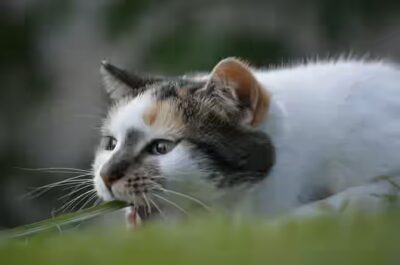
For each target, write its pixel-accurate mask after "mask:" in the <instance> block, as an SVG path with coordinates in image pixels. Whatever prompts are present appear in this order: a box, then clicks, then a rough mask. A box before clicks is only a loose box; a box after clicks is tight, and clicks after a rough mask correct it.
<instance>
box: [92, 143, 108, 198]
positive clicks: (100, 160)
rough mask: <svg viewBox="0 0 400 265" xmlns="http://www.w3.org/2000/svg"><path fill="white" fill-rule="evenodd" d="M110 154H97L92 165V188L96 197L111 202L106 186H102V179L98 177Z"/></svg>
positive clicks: (103, 152)
mask: <svg viewBox="0 0 400 265" xmlns="http://www.w3.org/2000/svg"><path fill="white" fill-rule="evenodd" d="M110 156H111V152H105V151H102V152H99V153H97V155H96V159H95V161H94V163H93V172H94V178H93V184H94V188H95V190H96V192H97V195H98V196H99V197H100V198H101V199H103V200H104V201H111V200H113V197H112V196H111V194H110V192H109V191H108V189H107V187H106V185H105V184H104V181H103V179H102V178H101V176H100V171H101V168H102V166H103V165H104V163H105V162H107V160H108V159H109V158H110Z"/></svg>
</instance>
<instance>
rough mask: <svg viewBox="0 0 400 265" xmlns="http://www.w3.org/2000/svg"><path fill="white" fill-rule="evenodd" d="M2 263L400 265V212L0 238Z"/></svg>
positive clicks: (211, 220) (204, 222)
mask: <svg viewBox="0 0 400 265" xmlns="http://www.w3.org/2000/svg"><path fill="white" fill-rule="evenodd" d="M0 264H29V265H36V264H37V265H39V264H40V265H46V264H57V265H63V264H96V265H101V264H107V265H111V264H140V265H143V264H163V265H164V264H168V265H169V264H173V265H179V264H185V265H186V264H229V265H235V264H238V265H239V264H283V265H290V264H296V265H301V264H324V265H326V264H363V265H368V264H379V265H381V264H393V265H394V264H396V265H397V264H400V215H398V214H393V215H385V216H369V217H365V216H352V217H349V216H346V217H341V218H318V219H308V220H290V219H285V220H280V221H274V222H262V221H261V220H253V221H250V220H247V221H243V222H242V223H240V224H238V223H232V222H229V221H228V220H227V219H225V218H219V217H215V218H210V217H207V218H200V219H197V220H192V221H187V222H184V223H180V224H174V225H172V224H164V225H162V224H157V223H156V224H151V225H148V226H146V227H143V229H140V230H136V231H127V230H125V229H123V228H121V227H119V228H118V227H108V228H106V229H104V228H103V229H86V230H75V231H74V232H69V233H64V234H50V235H49V234H48V235H40V236H36V237H33V238H30V239H27V240H13V241H3V242H0Z"/></svg>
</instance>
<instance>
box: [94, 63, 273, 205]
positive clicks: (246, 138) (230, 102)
mask: <svg viewBox="0 0 400 265" xmlns="http://www.w3.org/2000/svg"><path fill="white" fill-rule="evenodd" d="M101 74H102V77H103V81H104V87H105V89H106V91H107V93H108V94H109V96H110V98H111V100H112V102H113V104H112V106H111V107H110V110H109V114H108V117H107V118H106V119H105V121H104V124H103V128H102V140H101V143H100V145H99V148H98V150H97V153H96V158H95V161H94V165H93V167H94V172H95V179H94V181H95V187H96V189H97V192H98V194H99V196H100V197H101V198H103V199H105V200H111V199H118V200H123V201H126V202H129V203H136V204H138V205H144V204H145V203H146V199H145V197H146V198H150V199H153V200H154V199H155V200H157V195H155V194H163V192H165V191H164V189H165V188H166V189H170V187H175V189H176V191H178V192H183V193H187V192H190V191H186V190H182V189H185V187H191V189H192V190H196V189H197V190H201V189H205V190H208V191H210V192H218V191H221V190H225V191H226V190H227V189H229V188H231V187H236V186H238V185H244V184H245V185H246V184H252V183H256V182H257V181H260V180H262V179H263V178H264V177H265V176H266V175H267V174H268V172H269V170H270V169H271V167H272V165H273V164H274V148H273V145H272V144H271V142H270V139H269V137H268V136H267V135H266V134H265V133H263V132H261V131H260V130H258V129H257V126H258V125H259V124H260V123H261V122H263V120H264V119H265V117H266V114H267V109H268V105H269V95H268V94H267V92H266V91H265V90H264V89H263V88H262V87H261V85H260V84H259V83H258V82H257V80H256V78H255V77H254V75H253V74H252V72H251V69H250V68H249V67H248V66H247V65H246V64H244V63H243V62H241V61H239V60H237V59H234V58H228V59H225V60H222V61H221V62H219V63H218V64H217V65H216V66H215V68H214V69H213V70H212V72H211V73H210V74H209V75H205V76H202V77H193V78H191V77H179V78H161V77H154V78H153V77H146V78H143V77H139V76H136V75H134V74H128V73H127V72H125V71H124V70H121V69H119V68H117V67H115V66H113V65H111V64H109V63H107V62H103V63H102V67H101Z"/></svg>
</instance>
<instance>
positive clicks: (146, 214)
mask: <svg viewBox="0 0 400 265" xmlns="http://www.w3.org/2000/svg"><path fill="white" fill-rule="evenodd" d="M154 215H155V213H154V209H152V208H148V207H146V206H134V205H131V206H129V209H128V211H127V215H126V218H127V222H128V224H129V225H131V226H133V227H138V226H140V225H141V224H143V222H147V221H149V220H150V219H151V218H153V216H154Z"/></svg>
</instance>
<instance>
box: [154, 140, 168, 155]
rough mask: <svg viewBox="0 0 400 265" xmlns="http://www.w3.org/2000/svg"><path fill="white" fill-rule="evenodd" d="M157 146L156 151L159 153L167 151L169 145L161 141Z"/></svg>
mask: <svg viewBox="0 0 400 265" xmlns="http://www.w3.org/2000/svg"><path fill="white" fill-rule="evenodd" d="M155 148H156V152H157V153H159V154H165V153H167V145H166V144H165V143H161V142H159V143H156V146H155Z"/></svg>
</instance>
